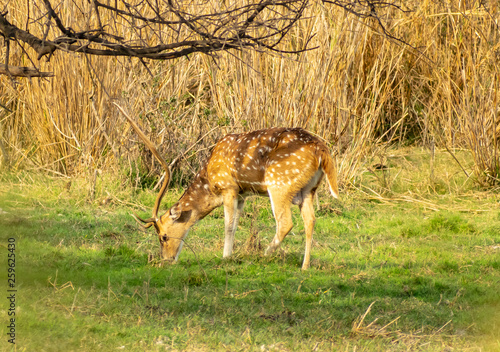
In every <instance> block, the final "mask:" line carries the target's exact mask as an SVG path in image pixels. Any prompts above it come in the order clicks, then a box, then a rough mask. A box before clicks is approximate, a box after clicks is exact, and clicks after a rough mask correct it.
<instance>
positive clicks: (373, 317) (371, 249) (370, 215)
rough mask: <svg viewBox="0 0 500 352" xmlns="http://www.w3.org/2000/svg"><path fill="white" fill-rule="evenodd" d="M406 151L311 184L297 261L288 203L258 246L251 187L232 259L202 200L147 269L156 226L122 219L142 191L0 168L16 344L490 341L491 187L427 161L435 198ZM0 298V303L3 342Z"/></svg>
mask: <svg viewBox="0 0 500 352" xmlns="http://www.w3.org/2000/svg"><path fill="white" fill-rule="evenodd" d="M406 152H408V151H406ZM410 153H411V150H410ZM416 154H418V153H416ZM401 158H402V157H401V156H397V157H394V158H393V159H391V160H398V159H401ZM412 158H413V160H411V162H410V161H405V162H404V163H398V162H395V161H392V163H393V164H392V165H391V168H390V169H389V170H388V171H387V172H388V173H389V174H390V175H392V176H391V178H390V180H391V181H390V183H389V184H383V183H381V182H380V180H381V178H380V176H379V177H377V176H374V175H373V173H371V172H368V171H367V173H365V174H363V175H361V176H360V180H359V184H358V185H357V186H358V188H359V189H358V190H357V191H356V190H355V191H351V192H350V193H346V192H344V199H343V200H342V202H340V203H339V202H335V201H333V200H331V199H330V198H329V197H327V196H326V193H324V194H323V192H321V196H320V201H319V204H317V206H318V210H317V212H316V213H317V223H316V228H315V241H316V242H315V245H314V247H313V251H312V262H311V269H310V270H309V271H306V272H302V271H301V270H300V267H301V261H302V255H303V251H304V236H303V224H302V221H301V219H300V216H299V214H298V211H297V209H294V221H295V226H294V228H293V230H292V233H290V234H289V235H288V236H287V238H286V239H285V241H284V243H283V244H282V247H281V250H279V251H278V252H277V253H276V254H275V255H273V256H271V257H265V256H264V255H263V251H264V249H265V247H266V245H267V243H268V242H269V241H270V240H271V239H272V237H273V235H274V220H273V219H272V214H271V211H270V206H269V200H268V199H266V198H253V199H250V200H249V201H248V202H247V204H246V207H245V215H244V216H242V219H241V222H240V226H239V229H238V232H237V234H236V236H237V241H236V244H235V246H236V247H235V253H234V256H233V257H232V258H230V259H228V260H223V259H222V258H221V257H222V247H223V231H224V229H223V225H224V220H223V211H222V209H217V210H216V211H214V212H213V213H212V214H211V215H210V216H208V217H207V218H205V219H204V220H202V221H201V222H199V223H198V224H197V225H195V226H194V228H193V229H192V231H191V232H190V235H189V237H188V240H187V242H186V244H187V246H185V247H184V250H183V252H182V254H181V256H180V261H179V263H178V264H177V265H174V266H166V267H163V268H160V267H158V266H157V265H156V259H153V261H152V262H150V263H148V257H149V256H152V255H156V254H157V251H158V243H157V239H156V237H155V236H154V235H153V234H152V233H151V232H144V231H141V230H139V229H138V226H137V224H136V223H135V222H134V221H133V219H132V218H131V217H130V215H129V213H130V212H131V211H138V212H139V213H141V214H147V213H149V209H150V208H149V207H150V206H151V205H152V204H153V202H154V197H155V193H154V192H153V191H147V190H146V191H136V190H134V189H132V188H131V187H128V186H126V184H120V182H119V181H116V180H115V179H114V178H113V177H109V178H108V179H101V178H98V182H97V184H96V187H95V189H96V192H95V196H94V197H92V196H91V194H92V192H91V191H90V189H91V188H92V187H93V186H92V185H91V184H90V183H89V181H85V180H83V179H75V180H72V183H71V185H68V183H67V181H66V180H61V179H50V178H46V177H43V176H34V175H33V174H27V173H18V174H4V175H2V176H1V182H0V208H1V209H2V211H1V212H0V213H1V214H0V236H1V247H0V248H1V252H0V258H1V259H0V260H1V263H3V264H2V269H1V270H5V271H6V269H3V268H7V265H6V262H7V253H8V252H7V246H6V243H7V239H8V238H10V237H14V238H15V239H16V252H15V253H16V278H17V281H16V285H17V290H18V292H17V302H16V303H17V311H16V333H17V336H16V338H17V339H16V342H17V344H16V346H17V350H19V351H98V350H99V351H101V350H108V351H114V350H125V351H176V350H189V351H212V350H224V351H227V350H229V351H300V350H305V351H309V350H317V351H332V350H333V351H337V350H338V351H354V350H355V351H407V350H414V351H444V350H450V351H451V350H459V351H464V350H466V351H500V313H499V312H500V298H499V294H498V292H499V291H500V248H499V246H500V204H499V197H498V194H497V193H495V192H494V191H487V192H485V191H480V190H478V189H475V188H474V187H475V186H474V185H473V183H470V185H468V186H467V188H464V187H463V184H464V180H463V179H462V180H457V179H455V178H462V177H463V176H462V175H461V174H460V173H459V172H452V171H451V170H450V169H449V168H446V169H441V170H440V171H441V173H440V174H438V173H437V171H436V175H435V179H437V180H441V181H440V182H442V183H443V184H444V185H445V186H446V187H444V188H447V189H448V190H449V191H448V193H442V191H441V190H435V189H433V188H432V187H430V185H431V184H433V180H430V179H429V177H428V176H426V175H425V174H424V173H425V171H420V172H417V171H418V170H425V165H426V162H427V161H426V159H425V155H423V157H422V158H418V157H415V156H412ZM443 158H447V156H446V154H445V155H444V156H443ZM464 158H465V156H464ZM405 160H406V159H405ZM437 160H438V158H437V159H436V161H437ZM450 167H454V166H453V165H452V166H450ZM398 168H400V170H398ZM436 169H438V168H436ZM415 170H417V171H415ZM375 172H376V171H375ZM380 172H382V171H380ZM398 173H399V175H398ZM412 173H413V176H411V175H412ZM447 175H448V176H447ZM449 175H452V176H449ZM454 177H455V178H454ZM403 178H404V179H407V180H409V181H408V182H406V183H405V181H404V180H403ZM425 180H427V181H425ZM405 184H406V186H405ZM455 184H456V185H458V186H457V187H455V186H454V185H455ZM368 189H370V190H372V191H373V192H372V191H367V190H368ZM417 191H418V192H419V193H415V192H417ZM180 192H181V190H174V191H172V192H170V193H171V194H169V196H168V199H166V201H165V206H166V205H167V204H172V203H173V202H174V201H175V200H176V198H175V197H176V196H178V195H179V194H180ZM374 192H375V193H374ZM375 194H378V196H375ZM3 277H4V278H3V279H2V280H0V281H1V285H2V286H0V290H1V292H3V294H2V296H6V291H7V286H6V285H7V282H6V279H5V277H6V275H3ZM7 309H8V302H7V300H6V299H5V298H3V299H0V326H1V328H0V331H1V336H2V340H1V341H0V346H1V350H6V351H9V350H13V348H11V347H12V346H10V344H8V343H7V338H6V331H7V330H6V325H7V321H8V316H7Z"/></svg>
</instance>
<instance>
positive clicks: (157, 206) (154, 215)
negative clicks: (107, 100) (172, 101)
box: [113, 102, 170, 221]
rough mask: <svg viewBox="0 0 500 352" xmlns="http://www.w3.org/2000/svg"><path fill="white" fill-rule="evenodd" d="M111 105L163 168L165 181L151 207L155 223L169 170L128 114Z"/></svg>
mask: <svg viewBox="0 0 500 352" xmlns="http://www.w3.org/2000/svg"><path fill="white" fill-rule="evenodd" d="M113 104H115V105H116V107H117V108H118V109H119V110H120V111H121V113H122V114H123V115H124V116H125V117H126V119H127V120H128V122H129V123H130V124H131V125H132V127H133V128H134V130H135V132H136V133H137V134H138V135H139V137H140V138H141V139H142V141H143V142H144V144H146V146H147V147H148V148H149V150H150V151H151V153H153V155H154V156H155V157H156V159H158V161H159V162H160V164H161V166H163V169H164V170H165V179H164V180H163V185H162V186H161V189H160V192H159V193H158V195H157V196H156V202H155V205H154V207H153V221H156V220H157V219H158V210H159V209H160V203H161V200H162V198H163V196H164V194H165V191H166V190H167V187H168V183H169V182H170V168H169V167H168V164H167V162H166V161H165V159H163V158H162V156H161V155H160V153H158V151H157V150H156V148H155V146H154V145H153V143H152V142H151V141H150V140H149V139H148V137H146V135H145V134H144V132H142V131H141V129H140V128H139V126H138V125H137V124H136V123H135V121H134V120H132V118H131V117H130V116H128V114H127V113H126V112H125V110H123V108H122V107H121V106H120V105H118V104H117V103H115V102H113Z"/></svg>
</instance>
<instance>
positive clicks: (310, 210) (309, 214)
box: [300, 191, 316, 270]
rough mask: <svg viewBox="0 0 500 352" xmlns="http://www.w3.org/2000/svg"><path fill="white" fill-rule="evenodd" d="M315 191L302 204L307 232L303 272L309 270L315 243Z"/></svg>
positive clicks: (302, 213)
mask: <svg viewBox="0 0 500 352" xmlns="http://www.w3.org/2000/svg"><path fill="white" fill-rule="evenodd" d="M313 199H314V191H312V192H310V193H308V194H307V195H305V196H304V200H303V202H302V204H300V214H301V215H302V219H303V220H304V229H305V232H306V251H305V253H304V261H303V263H302V270H307V269H308V268H309V262H310V259H311V247H312V242H313V231H314V224H315V222H316V217H315V216H314V204H313Z"/></svg>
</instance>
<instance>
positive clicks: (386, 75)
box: [0, 0, 500, 185]
mask: <svg viewBox="0 0 500 352" xmlns="http://www.w3.org/2000/svg"><path fill="white" fill-rule="evenodd" d="M25 4H26V2H20V1H11V2H10V3H9V4H8V5H7V7H8V10H9V14H10V16H11V17H10V18H11V20H12V21H13V22H15V23H16V24H18V25H20V27H22V28H24V24H25V22H26V17H25V14H26V9H25V8H24V7H25V6H26V5H25ZM406 5H407V6H408V7H409V8H411V9H414V11H413V12H411V13H401V12H398V11H396V10H388V11H387V12H386V13H384V14H383V18H384V21H385V23H386V24H387V29H388V30H389V31H390V32H391V33H392V34H393V35H394V36H396V37H398V38H401V39H403V40H404V41H406V42H407V43H410V44H411V45H413V46H414V47H415V48H411V47H410V46H407V45H404V44H402V43H400V42H398V41H395V40H390V39H388V38H387V37H385V36H383V35H381V34H380V30H379V28H378V27H377V26H378V25H377V23H375V22H373V21H371V20H369V19H367V20H360V19H359V18H356V17H354V16H352V15H349V14H347V13H346V12H344V11H343V10H340V9H339V8H336V7H333V6H331V5H322V4H321V3H319V2H316V3H311V6H310V7H309V8H308V9H307V13H306V16H307V19H305V20H303V21H302V22H300V23H299V24H298V25H297V26H296V28H295V29H294V30H293V31H292V32H291V33H290V36H289V38H288V42H287V43H286V45H285V47H284V48H285V49H294V48H297V46H298V45H299V44H300V43H303V42H304V40H305V38H307V36H308V35H309V34H311V33H313V34H315V36H314V39H313V41H312V42H311V44H310V45H311V46H313V47H314V46H318V48H317V49H315V50H312V51H309V52H305V53H302V54H300V55H290V56H286V57H283V56H278V55H271V54H269V53H261V52H254V51H245V52H231V53H221V54H220V55H219V57H218V58H217V59H216V60H214V59H213V58H211V57H208V56H203V55H193V56H190V57H189V58H182V59H178V60H175V61H167V62H151V63H149V65H148V69H146V68H145V67H144V66H142V65H141V64H140V63H138V62H136V61H135V60H131V61H130V60H126V59H116V58H98V57H85V56H77V55H74V54H65V53H62V52H58V53H57V54H56V55H55V56H54V57H53V58H52V59H51V61H50V62H49V63H46V62H41V63H40V65H41V66H42V70H44V71H53V72H54V73H55V74H56V77H54V78H51V79H45V80H38V79H33V80H31V81H27V80H25V81H21V82H19V84H17V85H13V84H12V83H11V82H10V81H9V79H8V78H7V77H0V103H1V104H2V105H5V106H6V107H8V108H9V109H10V111H7V110H5V109H1V108H0V131H1V138H2V141H3V144H4V147H5V148H4V149H6V151H7V152H8V154H9V160H10V164H11V165H12V166H13V167H14V168H28V169H40V170H48V171H49V172H53V173H57V174H63V175H71V174H74V173H80V172H85V171H92V170H93V169H96V168H99V169H105V168H111V167H117V166H118V167H119V169H121V170H128V171H127V173H128V174H129V175H135V177H136V181H137V178H138V176H140V175H141V172H142V175H143V173H144V170H156V169H158V167H159V166H158V165H156V164H155V162H154V160H152V159H151V157H150V156H149V154H148V153H147V152H146V151H144V150H143V149H142V147H141V144H140V143H139V141H138V140H137V138H136V136H135V135H134V134H133V133H132V131H131V130H130V128H129V126H128V125H127V124H126V123H125V121H124V119H123V118H122V116H120V114H119V112H118V111H117V109H116V108H114V106H113V105H112V101H117V102H118V103H119V104H120V105H122V106H124V107H125V108H126V109H127V110H128V111H129V113H130V114H131V115H133V116H136V117H137V119H138V120H139V121H140V122H141V125H142V126H143V128H144V129H145V130H146V131H147V133H148V134H149V135H150V136H151V138H152V139H153V141H154V142H155V143H156V144H157V145H158V146H159V150H160V152H162V153H163V154H164V155H166V157H167V159H169V160H170V161H172V160H174V159H176V158H177V157H179V156H181V157H180V158H179V162H178V163H176V167H177V172H176V173H175V174H176V175H177V176H176V177H177V180H178V181H182V180H183V179H186V178H189V177H190V175H191V172H192V171H193V172H194V171H195V169H196V168H197V167H198V165H199V164H200V163H201V162H202V160H203V159H204V158H205V157H206V155H207V154H208V152H209V148H210V146H211V145H213V143H214V142H215V141H216V140H217V139H218V138H219V137H220V136H221V135H223V134H225V133H228V132H237V131H246V130H251V129H257V128H264V127H270V126H300V127H304V128H306V129H308V130H311V131H312V132H314V133H316V134H317V135H319V136H321V137H322V138H324V139H325V140H326V141H327V142H329V143H330V144H331V146H332V150H334V152H335V153H337V154H338V162H339V172H340V177H339V178H340V180H342V183H343V184H349V183H350V182H352V180H353V179H354V178H355V176H356V174H357V173H358V172H359V170H360V169H361V168H362V167H363V163H364V160H365V157H366V156H367V155H370V154H372V153H374V152H380V153H383V152H382V151H381V150H383V149H381V148H383V146H384V145H385V144H386V143H410V142H414V141H417V142H419V143H423V144H427V143H430V142H431V141H435V142H436V144H437V146H438V147H439V146H441V147H446V148H448V149H449V150H450V152H452V150H453V148H457V147H459V148H464V147H465V148H468V149H470V150H471V151H472V153H473V156H474V160H475V165H474V170H473V175H474V176H475V178H476V179H477V180H478V181H479V182H481V183H484V184H487V185H491V184H495V183H499V182H500V165H499V164H500V163H499V155H498V147H499V146H498V138H499V137H500V128H499V127H498V126H499V122H500V120H499V111H500V107H499V105H498V102H499V95H500V92H499V80H500V72H499V62H500V40H499V39H500V28H499V25H500V24H499V12H498V7H497V3H496V2H495V1H491V2H489V3H488V2H486V7H485V6H483V5H481V3H480V2H479V1H462V2H451V3H445V2H438V1H430V0H424V1H408V2H406ZM74 6H75V5H74V4H73V2H63V3H61V5H60V7H59V8H58V9H59V11H61V13H62V14H63V16H62V17H63V20H64V21H65V23H66V25H67V26H71V27H73V28H75V29H78V28H80V27H81V23H82V22H81V21H82V20H83V19H85V16H78V15H75V14H76V13H77V11H75V9H74ZM79 6H80V7H81V8H83V9H85V8H86V6H88V4H87V2H83V1H82V2H81V3H80V4H79ZM214 6H215V5H214ZM31 11H32V12H31V14H32V17H36V13H34V12H36V9H33V8H32V9H31ZM39 29H40V30H42V28H39ZM123 30H124V31H126V30H127V29H126V27H125V26H124V27H123ZM12 50H17V52H14V57H13V58H11V64H23V65H28V66H30V64H29V62H28V61H27V56H26V55H25V54H23V52H22V51H21V49H20V48H11V51H12ZM148 70H149V71H150V72H151V73H152V76H151V75H150V73H149V72H148ZM202 137H203V138H202ZM193 145H195V147H192V146H193ZM186 151H187V153H186ZM0 162H2V163H3V164H5V161H0ZM179 171H180V172H179ZM143 176H144V175H143Z"/></svg>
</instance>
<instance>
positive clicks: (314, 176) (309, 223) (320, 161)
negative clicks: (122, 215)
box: [129, 118, 338, 269]
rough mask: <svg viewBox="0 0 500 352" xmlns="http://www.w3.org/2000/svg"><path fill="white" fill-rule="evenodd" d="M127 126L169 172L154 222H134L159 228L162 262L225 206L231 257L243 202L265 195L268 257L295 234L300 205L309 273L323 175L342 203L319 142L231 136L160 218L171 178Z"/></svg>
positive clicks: (295, 134)
mask: <svg viewBox="0 0 500 352" xmlns="http://www.w3.org/2000/svg"><path fill="white" fill-rule="evenodd" d="M129 121H130V122H131V124H132V126H134V129H136V131H137V132H138V134H139V136H141V138H142V139H143V140H144V142H145V143H146V144H147V146H148V147H149V149H150V150H151V151H152V152H153V154H154V155H155V156H156V157H157V158H158V159H159V160H160V162H161V163H162V165H163V167H164V168H165V170H166V176H165V179H164V181H163V185H162V187H161V189H160V192H159V193H158V196H157V198H156V202H155V205H154V207H153V217H152V218H150V219H141V218H138V217H136V219H138V220H139V221H140V222H142V223H143V224H145V225H143V226H145V227H150V226H154V228H155V229H156V232H157V234H158V238H159V240H160V248H161V251H160V253H161V258H162V260H164V261H167V262H176V261H177V258H178V257H179V253H180V252H181V249H182V245H183V243H184V240H185V238H186V236H187V234H188V231H189V229H190V228H191V226H193V225H194V224H195V223H196V222H197V221H199V220H201V219H203V218H204V217H205V216H207V215H208V214H209V213H210V212H211V211H212V210H214V209H215V208H217V207H219V206H221V205H223V206H224V216H225V241H224V252H223V256H224V257H229V256H230V255H231V253H232V252H233V243H234V234H235V232H236V228H237V226H238V219H239V217H240V214H241V211H242V209H243V204H244V202H245V197H246V196H248V195H251V194H261V195H268V196H269V198H270V200H271V207H272V211H273V214H274V217H275V219H276V235H275V236H274V239H273V241H272V242H271V244H270V245H269V247H268V248H267V250H266V254H269V253H272V252H273V251H274V250H276V248H278V246H279V245H280V243H281V242H282V241H283V239H284V238H285V236H286V235H287V234H288V233H289V232H290V230H291V229H292V226H293V223H292V212H291V206H292V204H296V205H298V206H299V207H300V211H301V215H302V218H303V219H304V225H305V233H306V249H305V255H304V261H303V264H302V269H307V268H309V262H310V253H311V247H312V239H313V228H314V223H315V216H314V208H313V198H314V194H315V192H316V189H317V188H318V186H319V184H320V182H321V180H322V178H323V175H325V174H326V179H327V181H328V184H329V186H330V192H331V194H332V196H333V197H334V198H338V187H337V177H336V170H335V163H334V160H333V159H332V157H331V156H330V153H329V151H328V148H327V147H326V145H325V144H324V143H323V142H322V141H321V140H320V139H319V138H317V137H315V136H313V135H312V134H310V133H309V132H307V131H305V130H303V129H301V128H269V129H264V130H258V131H253V132H248V133H240V134H228V135H226V136H225V137H224V138H222V139H221V140H220V141H219V142H218V143H217V144H216V145H215V147H214V148H213V150H212V153H211V155H210V157H209V158H208V161H207V162H206V164H205V166H203V167H202V168H201V170H200V171H199V172H198V174H196V176H195V177H194V180H193V181H192V182H191V184H190V186H189V187H188V188H187V189H186V191H185V192H184V194H183V195H182V196H181V198H180V199H179V201H178V202H177V203H175V204H174V205H173V206H172V207H171V208H170V209H169V210H167V211H166V212H165V214H163V215H162V216H160V217H159V218H158V209H159V207H160V202H161V200H162V198H163V195H164V194H165V191H166V189H167V185H168V182H169V175H170V173H169V171H168V167H167V164H166V162H165V161H164V160H163V158H162V157H161V156H160V155H159V154H158V152H157V151H156V149H155V148H154V146H153V144H152V143H151V142H149V140H148V139H147V138H146V136H144V134H143V133H142V132H140V130H139V127H138V126H137V125H135V123H134V122H133V121H132V120H130V118H129Z"/></svg>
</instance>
